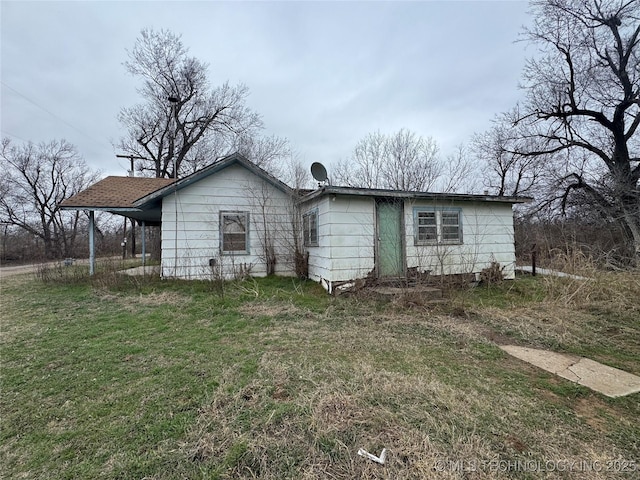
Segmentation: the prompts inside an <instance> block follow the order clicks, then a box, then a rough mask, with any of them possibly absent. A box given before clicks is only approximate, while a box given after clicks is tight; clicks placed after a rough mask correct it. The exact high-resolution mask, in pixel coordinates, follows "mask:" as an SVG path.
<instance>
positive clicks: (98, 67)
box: [0, 1, 530, 175]
mask: <svg viewBox="0 0 640 480" xmlns="http://www.w3.org/2000/svg"><path fill="white" fill-rule="evenodd" d="M0 5H1V7H0V8H1V12H0V15H1V48H2V58H1V60H2V62H1V68H2V73H1V76H2V91H1V92H2V96H1V114H2V118H1V124H0V126H1V130H2V136H3V137H5V136H6V137H9V138H11V139H12V140H13V141H15V142H22V141H27V140H30V141H34V142H40V141H48V140H51V139H60V138H64V139H66V140H68V141H69V142H71V143H73V144H75V145H76V146H77V147H78V150H79V151H80V153H81V154H82V156H83V157H84V158H85V159H86V161H87V162H88V163H89V165H90V166H91V167H93V168H95V169H101V170H102V171H103V172H104V174H109V175H126V170H127V168H128V162H127V161H124V162H123V161H122V160H121V159H116V158H115V154H116V153H118V152H116V151H115V150H114V148H113V146H112V142H114V141H115V140H117V139H118V138H119V137H120V136H121V135H123V134H124V132H123V130H122V128H121V126H120V125H119V123H118V120H117V114H118V111H119V110H120V108H122V107H125V106H131V105H133V104H135V103H137V102H139V101H140V97H139V96H138V94H137V92H136V87H137V85H138V83H137V81H136V80H135V79H134V78H133V77H131V76H130V75H129V74H128V73H126V71H125V69H124V66H123V62H124V61H125V60H126V59H127V52H126V50H127V49H131V48H132V47H133V45H134V42H135V39H136V37H137V36H138V35H139V33H140V30H141V29H142V28H144V27H152V28H155V29H162V28H166V29H170V30H172V31H173V32H175V33H179V34H182V39H183V42H184V44H185V45H186V46H188V47H189V48H190V53H191V54H192V55H194V56H196V57H198V58H199V59H201V60H203V61H205V62H207V63H208V64H209V75H210V79H211V81H212V83H213V84H216V85H217V84H221V83H223V82H224V81H227V80H228V81H229V82H230V83H232V84H235V83H244V84H246V85H247V86H248V87H249V90H250V92H251V94H250V96H249V98H248V105H249V106H250V107H251V108H253V109H254V110H255V111H257V112H259V113H260V114H261V115H262V117H263V120H264V124H265V127H266V129H265V133H266V134H269V135H271V134H275V135H278V136H282V137H287V138H288V139H289V140H290V141H291V144H292V146H293V148H294V149H295V150H296V151H297V152H298V153H299V154H300V158H301V160H302V161H303V162H304V163H305V164H307V165H308V164H310V163H311V162H314V161H320V162H323V163H325V165H328V166H330V164H331V162H332V161H336V160H339V159H342V158H347V157H348V156H349V155H350V153H351V151H352V150H353V147H354V146H355V144H356V142H357V141H358V140H359V139H361V138H362V137H364V136H365V135H366V134H368V133H370V132H374V131H376V130H380V131H381V132H385V133H392V132H395V131H397V130H399V129H400V128H402V127H405V128H408V129H410V130H413V131H415V132H416V133H418V134H420V135H423V136H431V137H433V138H434V139H435V140H436V141H437V142H438V143H439V145H440V147H441V151H442V154H443V155H447V154H448V153H452V152H453V150H454V149H455V146H456V145H458V144H460V143H466V142H468V141H469V139H470V137H471V135H472V134H473V133H474V132H482V131H484V130H486V129H487V128H488V127H489V126H490V122H491V119H492V118H493V117H494V115H495V114H497V113H499V112H501V111H504V110H507V109H509V108H510V107H511V106H513V105H514V104H515V102H516V101H517V100H518V99H519V98H520V96H521V92H520V91H519V90H518V81H519V79H520V74H521V71H522V67H523V64H524V60H525V58H526V56H527V55H528V54H530V52H527V50H526V45H524V44H523V43H515V41H516V40H517V39H518V34H519V32H520V31H521V28H522V26H523V25H526V24H528V22H529V21H530V19H529V17H528V15H527V13H526V12H527V9H528V5H527V3H526V2H522V1H500V2H498V1H455V2H454V1H439V2H436V1H423V2H364V1H362V2H328V1H325V2H193V1H174V2H156V1H153V2H151V1H149V2H123V1H105V2H92V1H84V2H57V1H50V2H29V1H20V2H11V1H2V2H1V4H0Z"/></svg>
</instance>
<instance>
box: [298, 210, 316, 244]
mask: <svg viewBox="0 0 640 480" xmlns="http://www.w3.org/2000/svg"><path fill="white" fill-rule="evenodd" d="M302 230H303V236H304V237H303V239H304V246H305V247H317V246H318V210H311V211H310V212H307V213H305V214H304V215H303V216H302Z"/></svg>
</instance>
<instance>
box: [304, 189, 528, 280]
mask: <svg viewBox="0 0 640 480" xmlns="http://www.w3.org/2000/svg"><path fill="white" fill-rule="evenodd" d="M522 201H523V200H522V199H515V198H506V197H497V196H489V195H456V194H436V193H425V192H401V191H391V190H372V189H357V188H347V187H331V186H327V187H323V188H321V189H319V190H317V191H315V192H313V193H311V194H308V195H306V196H305V197H302V198H301V199H300V200H299V208H300V212H301V213H302V215H304V216H313V215H315V216H317V222H316V224H317V232H316V233H315V235H314V237H315V238H317V242H308V241H307V240H308V237H309V235H305V248H306V250H307V252H308V258H309V277H310V278H312V279H314V280H316V281H319V282H321V283H322V284H323V285H324V286H325V288H327V289H328V290H330V291H331V290H332V289H333V288H334V287H335V286H336V285H340V284H341V283H344V282H351V281H353V280H355V279H359V278H364V277H374V278H385V277H386V278H390V279H393V278H404V277H406V276H407V274H408V273H409V272H410V271H413V273H418V272H419V273H427V272H429V273H430V274H433V275H443V274H444V275H449V274H466V273H479V272H480V271H481V270H483V269H484V268H487V267H489V266H490V265H491V263H492V262H497V263H499V264H500V266H501V267H502V268H503V273H504V275H505V277H506V278H514V276H515V247H514V233H513V211H512V205H513V204H514V203H519V202H522ZM311 223H313V222H311Z"/></svg>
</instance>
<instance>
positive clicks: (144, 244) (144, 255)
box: [140, 220, 147, 267]
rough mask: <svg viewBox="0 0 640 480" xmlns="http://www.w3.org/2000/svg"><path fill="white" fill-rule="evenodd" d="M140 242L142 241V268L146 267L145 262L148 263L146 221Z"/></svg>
mask: <svg viewBox="0 0 640 480" xmlns="http://www.w3.org/2000/svg"><path fill="white" fill-rule="evenodd" d="M140 240H141V241H142V266H143V267H144V266H145V262H146V261H147V238H146V235H145V224H144V220H143V221H142V228H141V232H140Z"/></svg>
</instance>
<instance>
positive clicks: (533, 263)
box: [531, 243, 536, 277]
mask: <svg viewBox="0 0 640 480" xmlns="http://www.w3.org/2000/svg"><path fill="white" fill-rule="evenodd" d="M531 275H533V276H534V277H535V276H536V244H535V243H534V244H533V247H531Z"/></svg>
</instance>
